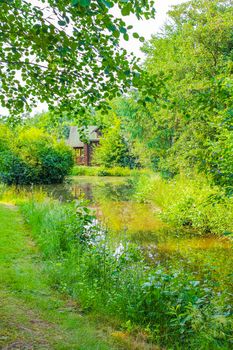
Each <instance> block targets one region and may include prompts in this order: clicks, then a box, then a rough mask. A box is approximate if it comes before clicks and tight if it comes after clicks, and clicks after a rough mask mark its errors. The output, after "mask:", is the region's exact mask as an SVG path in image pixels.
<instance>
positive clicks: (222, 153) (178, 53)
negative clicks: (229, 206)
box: [133, 0, 233, 189]
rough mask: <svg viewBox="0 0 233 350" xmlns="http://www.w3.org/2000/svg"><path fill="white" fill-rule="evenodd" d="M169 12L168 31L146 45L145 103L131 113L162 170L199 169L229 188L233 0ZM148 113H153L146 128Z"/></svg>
mask: <svg viewBox="0 0 233 350" xmlns="http://www.w3.org/2000/svg"><path fill="white" fill-rule="evenodd" d="M169 15H170V21H169V23H168V24H167V25H166V26H165V27H164V30H163V32H162V34H160V35H156V36H154V37H153V38H152V40H151V41H150V42H149V43H147V44H146V45H145V46H144V51H145V52H146V54H147V59H146V62H145V65H144V70H145V74H144V76H145V78H144V80H143V81H142V84H141V87H140V91H139V94H138V101H140V100H141V101H143V103H142V104H141V106H142V108H139V107H137V108H135V113H134V116H133V120H134V121H136V120H137V128H138V126H139V125H141V126H142V128H141V130H142V135H143V134H144V135H146V130H147V129H148V134H147V135H148V136H149V137H150V144H151V142H152V141H154V143H153V148H154V154H156V155H157V156H158V159H159V163H158V166H159V169H160V170H164V171H166V172H168V173H178V172H179V171H183V172H185V173H191V172H192V171H193V169H195V170H196V169H198V171H203V172H205V173H208V174H211V176H212V177H213V179H214V181H215V182H216V183H218V184H220V185H224V186H227V187H228V188H229V189H230V187H233V173H232V169H233V161H232V156H231V151H232V147H233V140H232V136H231V134H232V125H233V113H232V101H233V100H232V96H233V45H232V28H233V7H232V1H228V0H192V1H188V2H187V3H184V4H182V5H178V6H175V7H174V8H173V9H172V10H171V11H170V13H169ZM145 116H147V119H146V120H149V119H150V120H151V121H150V122H149V124H148V125H149V126H148V127H147V125H146V124H145V123H144V121H145ZM138 121H139V122H138ZM152 125H153V129H152ZM133 132H134V133H135V129H134V130H133ZM139 137H141V135H139ZM141 139H142V142H144V141H143V138H141ZM144 140H145V141H146V140H147V137H145V138H144ZM144 145H145V146H146V147H148V146H149V143H147V142H144Z"/></svg>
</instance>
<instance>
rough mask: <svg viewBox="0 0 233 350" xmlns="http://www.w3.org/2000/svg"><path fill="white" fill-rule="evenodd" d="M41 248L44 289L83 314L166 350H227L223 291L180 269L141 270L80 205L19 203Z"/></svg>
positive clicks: (140, 259)
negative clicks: (64, 296)
mask: <svg viewBox="0 0 233 350" xmlns="http://www.w3.org/2000/svg"><path fill="white" fill-rule="evenodd" d="M20 207H21V210H22V212H23V214H24V217H25V219H26V220H27V223H28V224H29V225H30V227H31V228H32V232H33V235H34V239H35V240H36V242H37V243H38V245H39V246H40V248H41V251H42V253H43V256H44V260H45V262H46V264H45V265H46V271H47V275H48V279H49V281H50V283H51V285H52V286H53V287H54V288H56V289H59V290H60V291H62V292H65V293H68V294H69V295H71V296H72V297H73V298H75V299H77V300H78V301H79V302H80V303H81V305H82V307H83V312H88V310H90V309H92V310H96V311H98V312H100V313H103V314H105V315H110V316H111V317H116V318H118V320H119V321H120V322H121V325H122V328H126V329H131V330H133V329H135V327H136V328H137V327H141V328H143V329H144V331H145V333H146V334H147V336H148V339H151V340H152V341H155V342H159V343H160V344H162V345H166V346H167V347H168V348H171V349H230V346H231V344H230V340H229V339H230V331H231V325H232V321H231V318H230V316H229V315H230V312H231V309H230V306H229V305H230V301H229V290H227V288H226V290H225V291H223V292H221V293H219V292H218V290H217V288H216V285H215V282H214V280H211V279H209V278H208V271H205V270H203V271H202V273H201V274H200V271H199V272H197V271H196V269H192V268H191V267H190V266H188V264H186V265H184V266H183V267H182V266H181V265H182V261H181V262H177V263H173V264H171V265H167V264H165V265H163V264H162V263H157V265H155V266H153V265H154V264H151V263H147V262H146V260H145V257H144V255H143V254H142V252H141V251H140V249H139V247H136V246H135V245H133V244H131V243H129V242H128V243H127V242H125V243H120V244H119V245H118V246H117V247H115V246H112V245H111V244H110V240H109V239H108V232H106V230H104V229H103V228H102V227H100V226H99V224H98V222H96V220H95V218H94V217H93V215H92V214H91V212H90V211H89V210H88V209H87V208H85V206H83V205H82V203H80V202H79V203H76V204H75V203H69V204H62V203H59V202H55V201H53V200H49V199H47V200H45V201H43V202H36V201H35V200H33V199H31V200H29V201H26V202H24V203H23V202H21V204H20Z"/></svg>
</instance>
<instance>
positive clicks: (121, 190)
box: [93, 183, 132, 202]
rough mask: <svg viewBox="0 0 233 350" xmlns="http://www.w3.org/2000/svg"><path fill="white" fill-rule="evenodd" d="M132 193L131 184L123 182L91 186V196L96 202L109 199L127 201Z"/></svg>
mask: <svg viewBox="0 0 233 350" xmlns="http://www.w3.org/2000/svg"><path fill="white" fill-rule="evenodd" d="M131 195H132V186H131V185H130V184H128V183H125V184H112V183H104V184H102V185H98V186H93V197H94V198H95V201H96V202H99V201H102V200H111V201H113V202H118V201H128V200H130V197H131Z"/></svg>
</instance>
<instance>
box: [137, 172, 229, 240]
mask: <svg viewBox="0 0 233 350" xmlns="http://www.w3.org/2000/svg"><path fill="white" fill-rule="evenodd" d="M135 197H136V199H137V200H139V201H148V202H153V203H155V204H156V205H158V206H159V207H160V208H161V209H162V214H161V216H162V219H163V220H164V221H165V222H167V223H169V224H171V225H173V226H174V227H176V228H184V227H188V228H192V229H193V232H195V233H197V234H203V233H214V234H219V235H222V234H229V233H233V198H232V197H231V198H230V197H226V196H225V194H224V192H223V191H221V189H220V188H219V187H217V186H211V185H210V184H209V182H208V180H207V179H206V178H205V177H204V176H201V175H197V174H196V175H195V177H193V178H188V177H185V176H182V175H180V176H176V177H175V178H174V179H172V180H170V181H167V180H165V179H162V178H161V177H160V176H142V177H140V178H139V180H138V182H137V184H136V194H135Z"/></svg>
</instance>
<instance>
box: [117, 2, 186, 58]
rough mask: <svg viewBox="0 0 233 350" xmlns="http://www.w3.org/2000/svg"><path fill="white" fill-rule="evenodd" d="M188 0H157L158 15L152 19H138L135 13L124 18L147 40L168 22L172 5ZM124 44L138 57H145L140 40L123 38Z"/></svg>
mask: <svg viewBox="0 0 233 350" xmlns="http://www.w3.org/2000/svg"><path fill="white" fill-rule="evenodd" d="M187 1H188V0H156V1H155V8H156V17H155V19H151V20H148V21H147V20H143V21H138V20H137V18H136V17H135V16H133V15H131V16H128V17H123V19H124V20H125V21H126V22H127V24H128V25H130V24H131V25H133V26H134V29H133V31H134V32H137V33H138V34H140V35H141V36H143V37H144V38H145V39H146V40H149V39H150V38H151V35H152V34H155V33H158V32H159V31H160V28H161V27H162V26H163V24H164V23H165V22H166V20H167V18H168V16H167V12H168V11H169V9H170V8H171V6H172V5H178V4H182V3H183V2H187ZM121 44H122V46H123V47H124V48H126V49H127V50H129V48H130V51H132V52H133V53H134V54H135V55H136V56H137V57H141V58H143V55H144V54H143V53H142V52H141V51H140V47H141V45H142V44H141V43H140V41H139V40H137V39H134V38H130V40H129V41H128V42H126V41H124V40H122V42H121Z"/></svg>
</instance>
